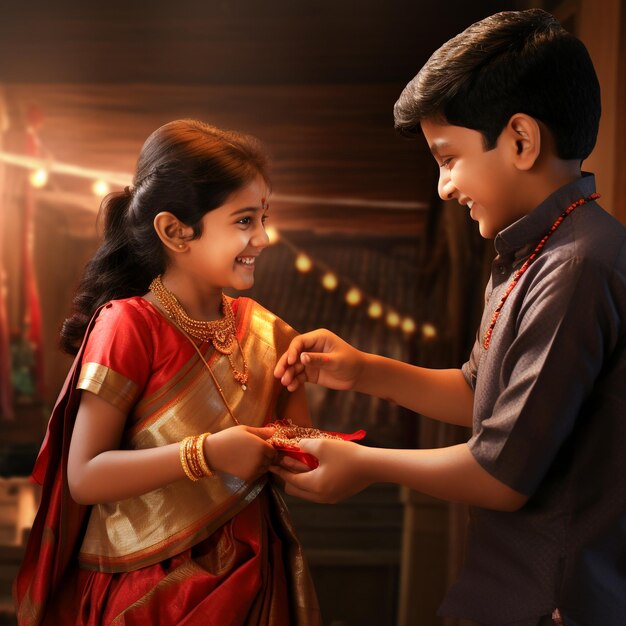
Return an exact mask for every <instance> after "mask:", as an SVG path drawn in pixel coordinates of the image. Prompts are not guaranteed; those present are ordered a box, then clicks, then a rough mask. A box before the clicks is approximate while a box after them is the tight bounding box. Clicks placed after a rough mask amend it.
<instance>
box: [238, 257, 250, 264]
mask: <svg viewBox="0 0 626 626" xmlns="http://www.w3.org/2000/svg"><path fill="white" fill-rule="evenodd" d="M237 261H238V262H239V263H243V264H244V265H253V264H254V258H253V257H238V258H237Z"/></svg>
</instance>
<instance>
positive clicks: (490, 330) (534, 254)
mask: <svg viewBox="0 0 626 626" xmlns="http://www.w3.org/2000/svg"><path fill="white" fill-rule="evenodd" d="M599 197H600V194H598V193H592V194H591V195H590V196H587V197H586V198H579V199H578V200H576V202H572V204H570V205H569V206H568V207H567V209H565V211H563V213H561V215H559V217H558V218H557V219H556V221H555V222H554V224H552V226H551V227H550V230H549V231H548V232H547V233H546V234H545V235H544V236H543V238H542V239H541V241H540V242H539V243H538V244H537V246H536V247H535V249H534V250H533V252H532V254H531V255H530V256H529V257H528V258H527V259H526V262H525V263H524V265H522V267H520V268H519V269H518V270H517V272H515V276H513V280H512V281H511V283H510V285H509V286H508V287H507V288H506V291H505V292H504V294H503V296H502V297H501V298H500V302H499V303H498V306H497V307H496V310H495V311H494V312H493V317H492V318H491V324H489V328H488V329H487V332H486V333H485V338H484V340H483V348H485V350H487V349H488V348H489V344H490V343H491V335H492V334H493V329H494V327H495V325H496V322H497V321H498V317H500V311H501V310H502V307H503V306H504V303H505V302H506V300H507V298H508V297H509V294H510V293H511V291H513V289H514V287H515V285H517V283H518V281H519V279H520V278H521V277H522V274H523V273H524V272H525V271H526V270H527V269H528V268H529V266H530V264H531V263H532V262H533V261H534V260H535V259H536V258H537V257H538V256H539V253H540V252H541V250H542V248H543V247H544V246H545V245H546V241H548V239H550V237H551V236H552V235H553V234H554V231H556V229H557V228H558V227H559V226H560V225H561V223H562V222H563V220H564V219H565V218H566V217H567V216H568V215H569V214H570V213H571V212H572V211H573V210H574V209H575V208H576V207H579V206H581V205H582V204H586V203H587V202H591V201H592V200H597V199H598V198H599Z"/></svg>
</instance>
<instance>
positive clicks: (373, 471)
mask: <svg viewBox="0 0 626 626" xmlns="http://www.w3.org/2000/svg"><path fill="white" fill-rule="evenodd" d="M361 448H362V449H361V450H360V454H359V462H358V465H359V471H360V472H361V473H362V474H364V475H365V477H366V480H367V482H368V483H377V482H385V483H396V484H400V485H403V486H405V487H409V488H410V489H413V490H415V491H419V492H420V493H424V494H427V495H430V496H434V497H435V498H441V499H442V500H448V501H453V502H463V503H466V504H470V505H473V506H479V507H483V508H489V509H495V510H500V511H515V510H517V509H518V508H520V507H521V506H523V505H524V503H525V502H526V500H527V497H526V496H524V495H523V494H521V493H519V492H517V491H515V490H513V489H511V488H510V487H508V486H507V485H505V484H504V483H502V482H500V481H499V480H497V479H496V478H494V477H493V476H492V475H491V474H489V473H488V472H487V471H486V470H484V469H483V468H482V467H481V466H480V465H479V464H478V462H477V461H476V460H475V459H474V457H473V455H472V453H471V452H470V450H469V448H468V446H467V445H466V444H459V445H456V446H450V447H447V448H438V449H434V450H391V449H385V448H366V447H364V446H361Z"/></svg>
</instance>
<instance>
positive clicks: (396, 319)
mask: <svg viewBox="0 0 626 626" xmlns="http://www.w3.org/2000/svg"><path fill="white" fill-rule="evenodd" d="M385 321H386V322H387V326H389V327H390V328H396V326H398V324H400V316H399V315H398V314H397V313H396V312H395V311H389V313H387V317H386V318H385Z"/></svg>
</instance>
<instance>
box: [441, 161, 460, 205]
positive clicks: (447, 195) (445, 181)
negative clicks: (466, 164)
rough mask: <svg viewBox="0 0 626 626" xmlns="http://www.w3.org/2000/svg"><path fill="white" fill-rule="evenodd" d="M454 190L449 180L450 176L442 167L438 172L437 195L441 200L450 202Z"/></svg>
mask: <svg viewBox="0 0 626 626" xmlns="http://www.w3.org/2000/svg"><path fill="white" fill-rule="evenodd" d="M455 192H456V188H455V187H454V185H453V184H452V181H451V180H450V174H449V173H448V170H446V168H445V167H442V168H441V170H440V171H439V182H438V183H437V193H438V194H439V197H440V198H441V199H442V200H452V198H454V193H455Z"/></svg>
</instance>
